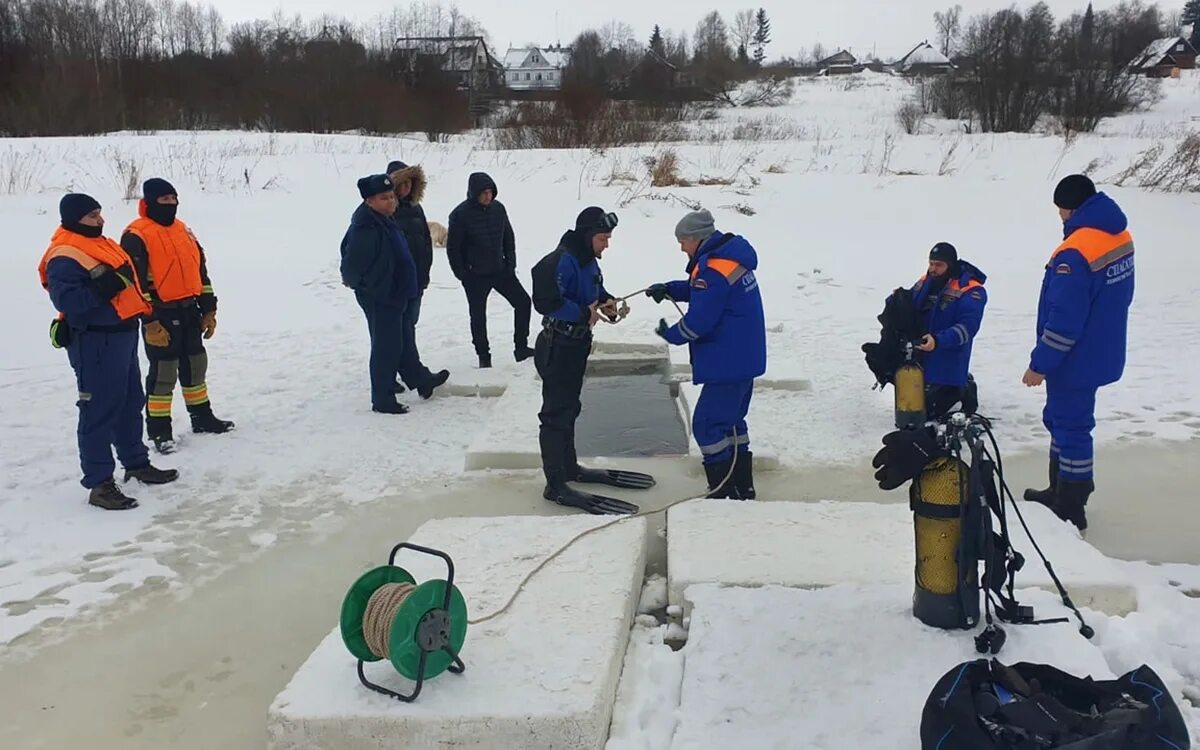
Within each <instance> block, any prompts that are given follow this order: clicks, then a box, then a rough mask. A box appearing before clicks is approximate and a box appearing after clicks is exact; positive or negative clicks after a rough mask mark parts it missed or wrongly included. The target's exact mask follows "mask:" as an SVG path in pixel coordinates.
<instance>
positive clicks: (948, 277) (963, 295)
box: [912, 242, 987, 417]
mask: <svg viewBox="0 0 1200 750" xmlns="http://www.w3.org/2000/svg"><path fill="white" fill-rule="evenodd" d="M985 281H987V276H986V275H984V273H983V271H980V270H979V269H978V268H976V267H975V266H974V265H972V264H970V263H968V262H967V261H965V260H959V257H958V251H957V250H956V249H955V247H954V246H953V245H951V244H950V243H949V242H939V243H937V244H936V245H934V246H933V249H932V250H930V251H929V271H928V273H926V274H925V275H924V276H922V277H921V278H920V279H919V280H918V281H917V283H916V284H914V285H913V288H912V296H913V307H914V308H915V309H916V311H917V315H918V318H919V320H920V324H921V330H922V331H924V334H925V335H924V337H923V338H922V339H921V342H920V343H919V344H918V345H917V349H918V350H920V351H921V352H922V354H921V355H920V359H919V361H920V363H921V367H922V369H923V370H924V373H925V409H926V412H927V414H928V415H929V416H930V417H936V416H943V415H945V414H947V413H948V412H949V411H950V410H951V409H952V408H953V407H954V406H955V404H960V403H961V405H962V410H963V411H964V412H967V413H968V414H969V413H972V412H974V411H975V409H976V408H977V407H978V405H979V401H978V398H977V396H976V394H975V387H974V385H975V383H974V380H973V379H971V377H970V374H969V373H970V368H971V348H972V345H973V344H974V342H975V336H976V335H977V334H978V333H979V326H980V323H982V322H983V310H984V308H985V307H987V291H986V290H985V289H984V288H983V284H984V282H985Z"/></svg>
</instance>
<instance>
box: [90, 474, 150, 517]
mask: <svg viewBox="0 0 1200 750" xmlns="http://www.w3.org/2000/svg"><path fill="white" fill-rule="evenodd" d="M88 505H95V506H96V507H97V508H103V509H104V510H131V509H133V508H136V507H138V501H137V499H136V498H132V497H129V496H128V495H126V494H125V493H124V492H121V488H120V487H118V486H117V483H116V481H115V480H112V479H109V480H108V481H107V482H104V483H103V484H101V485H98V486H96V487H93V488H92V490H91V492H90V493H89V494H88Z"/></svg>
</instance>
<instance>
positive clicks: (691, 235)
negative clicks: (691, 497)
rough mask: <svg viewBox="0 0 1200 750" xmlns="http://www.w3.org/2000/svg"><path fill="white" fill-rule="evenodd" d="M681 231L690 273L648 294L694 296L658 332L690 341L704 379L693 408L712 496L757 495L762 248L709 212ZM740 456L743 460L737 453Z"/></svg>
mask: <svg viewBox="0 0 1200 750" xmlns="http://www.w3.org/2000/svg"><path fill="white" fill-rule="evenodd" d="M675 238H676V239H677V240H678V241H679V247H680V249H681V250H682V251H683V252H684V253H685V254H686V255H687V256H688V270H689V274H690V275H689V278H688V279H687V280H681V281H671V282H668V283H665V284H654V285H653V286H651V287H650V288H649V289H647V290H646V295H647V296H649V297H651V298H652V299H654V301H655V302H661V301H662V300H664V299H666V298H667V297H670V298H671V299H673V300H676V301H679V302H687V303H688V311H687V314H686V315H684V316H683V319H682V320H680V321H679V322H678V323H676V324H675V325H673V326H668V325H667V322H666V321H665V320H660V321H659V324H658V328H657V329H656V331H655V332H656V333H657V334H658V335H659V336H662V337H663V338H664V339H666V341H667V343H669V344H675V345H677V346H678V345H683V344H687V345H688V347H689V349H690V353H691V360H692V382H693V383H696V384H697V385H703V386H704V387H703V389H702V390H701V392H700V398H699V400H698V401H697V402H696V409H695V412H694V413H693V415H692V433H693V435H694V437H695V439H696V444H697V445H699V446H700V452H701V454H702V455H703V463H704V473H705V475H706V476H707V478H708V488H709V490H710V492H709V494H708V497H729V498H735V499H742V500H751V499H753V498H754V497H755V496H756V493H755V490H754V474H753V466H754V464H753V461H754V455H753V454H752V453H751V452H750V434H749V430H748V428H747V426H746V413H747V412H748V411H749V409H750V397H751V395H752V394H753V392H754V379H755V378H757V377H759V376H760V375H762V374H763V373H764V372H766V369H767V331H766V324H765V321H764V316H763V305H762V296H761V294H760V292H759V288H758V279H757V278H756V277H755V275H754V270H755V269H756V268H757V267H758V255H757V253H755V251H754V248H753V247H752V246H751V245H750V243H749V242H747V241H746V239H745V238H744V237H741V236H739V235H734V234H727V233H722V232H718V231H717V228H716V226H715V225H714V223H713V217H712V214H711V213H709V212H708V211H695V212H692V213H689V214H688V215H687V216H684V217H683V219H682V220H680V222H679V224H677V225H676V227H675ZM735 456H736V460H735Z"/></svg>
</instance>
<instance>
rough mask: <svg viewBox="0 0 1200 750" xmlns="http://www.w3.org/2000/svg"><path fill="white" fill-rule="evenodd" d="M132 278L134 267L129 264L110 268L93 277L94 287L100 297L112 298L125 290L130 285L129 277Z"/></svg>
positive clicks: (104, 298)
mask: <svg viewBox="0 0 1200 750" xmlns="http://www.w3.org/2000/svg"><path fill="white" fill-rule="evenodd" d="M131 278H133V269H132V268H130V267H129V266H128V265H125V266H121V267H120V268H117V269H113V268H108V269H105V270H104V271H103V272H101V273H100V274H99V275H97V276H95V277H94V278H92V288H93V289H95V290H96V294H98V295H100V299H102V300H110V299H112V298H113V297H116V296H117V295H118V294H120V293H121V292H123V291H125V288H126V287H128V286H129V285H130V281H129V279H131Z"/></svg>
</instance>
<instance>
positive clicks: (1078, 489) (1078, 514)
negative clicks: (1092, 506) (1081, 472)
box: [1054, 479, 1096, 531]
mask: <svg viewBox="0 0 1200 750" xmlns="http://www.w3.org/2000/svg"><path fill="white" fill-rule="evenodd" d="M1095 490H1096V486H1095V485H1094V484H1093V483H1092V480H1090V479H1084V480H1082V481H1077V480H1072V479H1060V480H1059V481H1058V505H1057V506H1056V509H1055V511H1054V512H1055V513H1056V514H1057V515H1058V517H1059V518H1061V519H1062V520H1064V521H1070V522H1071V523H1073V524H1075V528H1077V529H1079V530H1080V531H1087V527H1088V523H1087V514H1086V513H1085V512H1084V510H1083V507H1084V506H1085V505H1087V501H1088V496H1090V495H1091V494H1092V493H1093V492H1094V491H1095Z"/></svg>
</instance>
